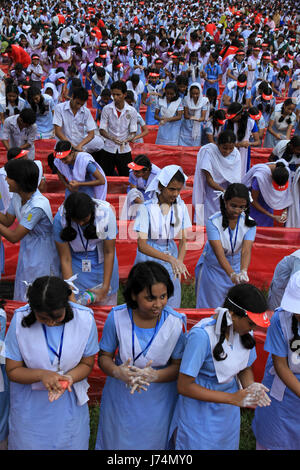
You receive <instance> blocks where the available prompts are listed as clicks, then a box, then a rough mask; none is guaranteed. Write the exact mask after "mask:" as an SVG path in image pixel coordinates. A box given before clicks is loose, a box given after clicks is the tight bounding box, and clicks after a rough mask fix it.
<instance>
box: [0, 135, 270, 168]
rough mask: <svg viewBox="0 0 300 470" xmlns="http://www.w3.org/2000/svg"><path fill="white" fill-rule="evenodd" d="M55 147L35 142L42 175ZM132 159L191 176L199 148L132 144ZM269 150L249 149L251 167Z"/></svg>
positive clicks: (2, 158)
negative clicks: (170, 167)
mask: <svg viewBox="0 0 300 470" xmlns="http://www.w3.org/2000/svg"><path fill="white" fill-rule="evenodd" d="M54 146H55V140H54V139H43V140H37V141H36V143H35V148H36V152H35V158H36V160H41V162H42V164H43V168H44V173H52V171H51V169H50V168H49V167H48V161H47V157H48V155H49V154H50V153H52V152H53V149H54ZM131 148H132V157H133V158H135V157H136V156H137V155H139V154H141V153H143V154H146V155H148V157H149V158H150V160H151V161H152V162H153V163H154V164H155V165H157V166H158V167H160V168H163V167H164V166H166V165H171V164H174V165H180V166H181V167H182V168H183V170H184V172H185V173H186V174H187V175H188V176H193V175H194V173H195V167H196V161H197V154H198V151H199V148H200V147H182V146H179V147H175V146H174V147H171V146H167V145H155V144H154V143H144V144H132V145H131ZM270 153H271V149H265V148H261V147H259V148H253V149H251V165H254V164H257V163H265V162H267V161H268V157H269V155H270ZM6 161H7V159H6V151H5V149H4V147H3V144H2V143H0V166H3V165H4V164H5V163H6Z"/></svg>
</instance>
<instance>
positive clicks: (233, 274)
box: [230, 271, 236, 279]
mask: <svg viewBox="0 0 300 470" xmlns="http://www.w3.org/2000/svg"><path fill="white" fill-rule="evenodd" d="M232 276H236V272H235V271H233V272H232V273H231V274H230V279H232Z"/></svg>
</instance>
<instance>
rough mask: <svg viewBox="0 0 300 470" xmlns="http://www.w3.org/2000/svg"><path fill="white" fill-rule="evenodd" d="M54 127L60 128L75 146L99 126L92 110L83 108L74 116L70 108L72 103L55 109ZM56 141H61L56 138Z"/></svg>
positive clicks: (66, 103)
mask: <svg viewBox="0 0 300 470" xmlns="http://www.w3.org/2000/svg"><path fill="white" fill-rule="evenodd" d="M53 125H56V126H59V127H61V128H62V129H61V130H62V132H63V133H64V135H65V136H66V137H67V139H69V140H70V142H72V144H73V145H74V146H76V145H77V144H79V143H80V142H81V141H82V140H83V139H84V138H85V137H86V136H87V134H88V132H90V131H95V130H96V128H97V126H96V123H95V121H94V118H93V116H92V114H91V112H90V110H89V109H88V108H87V107H86V106H82V107H81V108H80V109H79V111H77V113H76V116H74V114H73V111H72V110H71V108H70V101H65V102H64V103H59V104H57V105H56V106H55V107H54V116H53ZM56 140H59V139H57V138H56Z"/></svg>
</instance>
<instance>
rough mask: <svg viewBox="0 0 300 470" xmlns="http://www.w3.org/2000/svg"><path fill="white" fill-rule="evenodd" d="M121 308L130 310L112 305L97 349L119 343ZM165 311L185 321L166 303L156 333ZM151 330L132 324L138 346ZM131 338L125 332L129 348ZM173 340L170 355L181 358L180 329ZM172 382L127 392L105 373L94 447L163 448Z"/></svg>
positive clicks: (114, 347) (173, 391) (109, 348)
mask: <svg viewBox="0 0 300 470" xmlns="http://www.w3.org/2000/svg"><path fill="white" fill-rule="evenodd" d="M124 310H125V313H126V312H127V313H128V315H129V314H130V311H129V310H127V306H126V304H123V305H119V306H117V307H114V308H113V309H112V310H111V312H110V313H109V315H108V317H107V320H106V322H105V325H104V328H103V334H102V337H101V340H100V343H99V348H100V349H101V350H103V351H106V352H109V353H114V352H115V351H116V350H117V348H118V347H119V338H118V334H117V329H116V325H115V315H117V314H118V312H121V311H124ZM123 313H124V312H123ZM169 315H173V316H176V317H177V318H178V319H181V321H182V324H185V323H184V322H185V316H184V315H182V314H180V313H178V312H175V310H173V309H172V308H170V307H168V306H166V307H165V308H164V310H163V311H162V314H161V318H160V321H159V324H158V326H157V330H156V331H157V332H156V335H157V334H158V332H159V331H160V329H161V328H162V326H163V324H164V322H165V321H166V320H167V318H168V316H169ZM154 331H155V329H154V328H139V327H137V326H136V325H135V333H136V336H137V339H138V342H139V344H140V347H141V349H144V348H145V347H146V346H147V345H148V343H149V341H150V339H151V338H152V336H153V334H154ZM165 335H166V336H165V337H164V340H165V342H167V341H169V336H170V332H169V333H167V332H166V333H165ZM131 338H132V336H131V334H129V335H128V342H130V344H129V347H130V348H131V345H132V339H131ZM176 341H177V342H176V345H175V348H174V350H173V352H172V353H171V358H172V359H181V357H182V353H183V348H184V333H183V332H182V331H181V334H180V336H179V337H178V339H177V340H176ZM152 344H153V343H152ZM148 351H150V349H147V350H146V351H145V352H144V353H143V355H144V356H145V355H146V354H147V353H148ZM119 354H120V353H119V351H118V354H117V356H116V359H115V361H116V365H120V364H122V361H121V358H120V355H119ZM149 354H150V352H149ZM167 365H168V364H166V366H167ZM166 366H163V367H166ZM154 368H155V367H154ZM158 368H161V367H158ZM176 384H177V383H176V381H173V382H161V383H154V382H152V383H151V384H150V385H149V388H148V390H147V391H142V392H141V393H137V392H135V393H134V394H133V395H131V394H130V389H129V388H127V387H126V384H125V383H124V382H122V381H121V380H118V379H115V378H114V377H107V378H106V383H105V386H104V389H103V393H102V398H101V405H100V419H99V426H98V434H97V441H96V446H95V449H96V450H108V449H121V450H147V449H148V450H151V449H152V450H154V449H155V450H156V449H157V450H159V449H167V446H168V433H169V426H170V422H171V419H172V416H173V412H174V408H175V405H176V401H177V398H178V393H177V386H176Z"/></svg>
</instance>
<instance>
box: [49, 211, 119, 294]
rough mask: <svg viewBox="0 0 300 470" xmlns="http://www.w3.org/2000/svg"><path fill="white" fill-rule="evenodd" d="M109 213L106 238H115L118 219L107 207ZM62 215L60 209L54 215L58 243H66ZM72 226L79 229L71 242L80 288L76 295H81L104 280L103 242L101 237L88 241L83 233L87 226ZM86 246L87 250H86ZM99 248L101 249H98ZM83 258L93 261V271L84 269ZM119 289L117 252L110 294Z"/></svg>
mask: <svg viewBox="0 0 300 470" xmlns="http://www.w3.org/2000/svg"><path fill="white" fill-rule="evenodd" d="M107 211H108V214H109V221H108V226H107V227H106V232H107V235H106V239H108V240H109V239H113V238H115V237H116V233H117V228H116V219H115V216H114V214H113V212H112V210H111V208H109V209H107ZM63 227H64V226H63V223H62V216H61V213H60V211H58V212H57V214H56V215H55V217H54V222H53V232H54V240H55V242H58V243H64V241H63V240H62V239H61V238H60V233H61V231H62V229H63ZM72 227H73V228H74V229H75V230H76V231H77V237H76V239H75V240H74V241H72V242H70V243H69V246H70V250H71V255H72V271H73V275H75V274H77V276H78V277H77V279H76V280H75V281H74V284H75V286H76V287H77V288H78V289H79V292H78V294H76V297H80V295H81V294H83V292H85V291H86V289H91V288H93V287H95V286H97V285H99V284H101V283H102V282H103V276H104V259H101V260H100V259H99V252H100V256H101V258H103V242H102V240H100V239H97V240H89V242H88V243H87V240H86V238H85V237H84V235H83V230H84V228H85V226H83V227H80V226H79V225H77V224H75V223H74V222H72ZM85 247H86V250H85ZM98 250H99V251H98ZM82 260H89V261H90V263H91V271H90V272H83V271H82ZM118 289H119V265H118V259H117V255H116V252H115V259H114V266H113V272H112V277H111V283H110V291H109V294H108V296H113V295H114V294H116V292H117V291H118Z"/></svg>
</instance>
